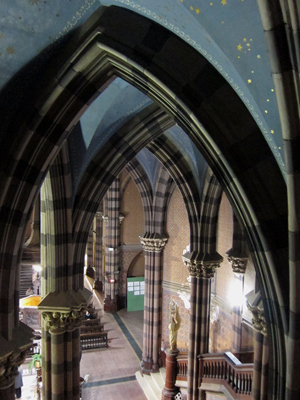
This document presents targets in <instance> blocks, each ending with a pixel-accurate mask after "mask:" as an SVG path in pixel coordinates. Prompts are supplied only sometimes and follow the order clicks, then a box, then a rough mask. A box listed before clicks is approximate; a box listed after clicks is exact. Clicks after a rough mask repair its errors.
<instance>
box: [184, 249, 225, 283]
mask: <svg viewBox="0 0 300 400" xmlns="http://www.w3.org/2000/svg"><path fill="white" fill-rule="evenodd" d="M216 255H217V256H215V255H214V257H211V256H208V255H207V254H201V253H197V252H194V251H193V252H187V253H185V254H184V255H183V256H182V260H183V263H184V265H185V266H186V267H188V271H189V274H190V276H192V277H196V278H198V279H210V278H213V277H214V274H215V271H216V269H217V268H219V267H220V265H221V262H222V261H223V258H222V257H221V256H219V255H218V254H217V253H216Z"/></svg>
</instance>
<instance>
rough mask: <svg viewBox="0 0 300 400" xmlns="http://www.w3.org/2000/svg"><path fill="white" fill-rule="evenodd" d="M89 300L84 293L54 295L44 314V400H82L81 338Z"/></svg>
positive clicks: (44, 305) (48, 299)
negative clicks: (80, 374)
mask: <svg viewBox="0 0 300 400" xmlns="http://www.w3.org/2000/svg"><path fill="white" fill-rule="evenodd" d="M87 302H88V299H87V298H85V296H84V294H83V292H82V291H80V290H78V291H77V292H52V293H49V294H48V295H47V296H46V297H45V298H44V299H43V300H42V302H41V303H40V305H39V310H40V311H41V313H42V349H43V353H42V357H43V358H42V364H43V400H58V399H64V400H79V394H80V386H79V381H80V376H79V362H80V351H79V349H80V335H79V328H80V326H81V324H82V320H83V318H84V314H85V310H86V305H87Z"/></svg>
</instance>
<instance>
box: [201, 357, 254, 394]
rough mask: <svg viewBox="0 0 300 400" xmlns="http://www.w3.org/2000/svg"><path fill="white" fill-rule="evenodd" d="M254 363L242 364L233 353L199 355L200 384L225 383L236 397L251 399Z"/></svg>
mask: <svg viewBox="0 0 300 400" xmlns="http://www.w3.org/2000/svg"><path fill="white" fill-rule="evenodd" d="M252 381H253V364H242V363H241V362H240V361H239V360H238V359H237V358H236V357H235V356H234V355H233V354H232V353H230V352H227V353H225V354H203V355H201V356H199V385H200V387H201V385H202V384H203V383H215V384H222V385H224V386H225V387H226V388H227V390H228V391H229V392H230V393H231V394H232V395H233V397H234V398H235V399H239V400H242V399H249V397H250V396H251V392H252Z"/></svg>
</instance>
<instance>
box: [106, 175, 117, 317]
mask: <svg viewBox="0 0 300 400" xmlns="http://www.w3.org/2000/svg"><path fill="white" fill-rule="evenodd" d="M106 199H107V202H106V215H105V216H104V219H105V223H106V236H105V238H104V245H105V298H104V311H106V312H111V313H113V312H116V311H117V310H118V287H119V282H118V280H119V275H118V274H119V270H120V265H119V251H120V219H119V218H120V179H119V178H116V179H115V180H114V182H113V183H112V185H111V186H110V188H109V189H108V191H107V195H106Z"/></svg>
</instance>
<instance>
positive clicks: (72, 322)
mask: <svg viewBox="0 0 300 400" xmlns="http://www.w3.org/2000/svg"><path fill="white" fill-rule="evenodd" d="M84 313H85V308H82V309H81V310H79V311H76V310H70V311H68V312H62V311H44V312H42V318H43V319H44V321H45V324H46V329H47V330H48V331H49V332H50V333H52V334H60V333H64V332H66V331H73V330H74V329H76V328H79V327H80V326H81V323H82V320H83V317H84Z"/></svg>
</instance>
